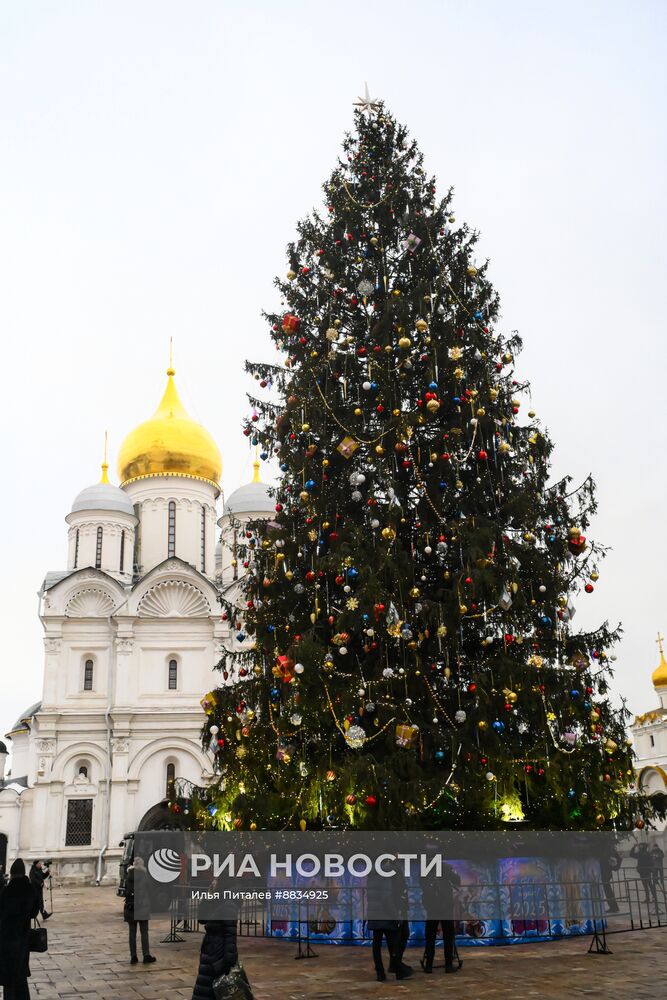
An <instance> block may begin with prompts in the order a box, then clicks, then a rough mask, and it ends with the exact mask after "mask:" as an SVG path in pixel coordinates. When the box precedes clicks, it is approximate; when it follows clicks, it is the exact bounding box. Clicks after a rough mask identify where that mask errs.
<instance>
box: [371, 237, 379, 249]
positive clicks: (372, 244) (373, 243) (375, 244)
mask: <svg viewBox="0 0 667 1000" xmlns="http://www.w3.org/2000/svg"><path fill="white" fill-rule="evenodd" d="M378 242H379V240H378V238H377V236H371V238H370V244H371V246H373V247H376V246H377V245H378Z"/></svg>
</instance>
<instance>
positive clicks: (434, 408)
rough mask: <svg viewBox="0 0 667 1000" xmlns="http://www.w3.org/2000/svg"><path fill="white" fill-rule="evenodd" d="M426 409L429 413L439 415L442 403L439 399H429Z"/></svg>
mask: <svg viewBox="0 0 667 1000" xmlns="http://www.w3.org/2000/svg"><path fill="white" fill-rule="evenodd" d="M426 409H427V410H428V412H429V413H437V412H438V410H439V409H440V401H439V400H438V399H429V401H428V403H427V404H426Z"/></svg>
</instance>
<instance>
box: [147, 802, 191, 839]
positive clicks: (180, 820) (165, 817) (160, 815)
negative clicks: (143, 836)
mask: <svg viewBox="0 0 667 1000" xmlns="http://www.w3.org/2000/svg"><path fill="white" fill-rule="evenodd" d="M137 830H138V831H140V832H141V831H145V830H194V821H193V816H192V814H191V813H190V812H189V811H188V812H185V811H184V810H183V809H182V808H181V809H180V811H179V812H175V811H174V810H173V809H170V808H169V801H168V800H167V799H163V800H162V802H157V803H156V804H155V805H154V806H151V808H150V809H149V810H148V812H146V813H144V815H143V816H142V817H141V819H140V821H139V825H138V826H137Z"/></svg>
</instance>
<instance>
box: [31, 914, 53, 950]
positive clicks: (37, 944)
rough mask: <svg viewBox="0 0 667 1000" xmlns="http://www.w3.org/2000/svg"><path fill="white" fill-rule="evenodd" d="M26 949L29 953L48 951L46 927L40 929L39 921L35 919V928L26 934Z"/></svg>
mask: <svg viewBox="0 0 667 1000" xmlns="http://www.w3.org/2000/svg"><path fill="white" fill-rule="evenodd" d="M28 948H29V950H30V951H48V950H49V939H48V935H47V933H46V927H40V924H39V920H37V918H35V926H34V927H31V928H30V930H29V932H28Z"/></svg>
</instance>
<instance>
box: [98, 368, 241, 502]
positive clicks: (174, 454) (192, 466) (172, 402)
mask: <svg viewBox="0 0 667 1000" xmlns="http://www.w3.org/2000/svg"><path fill="white" fill-rule="evenodd" d="M174 375H175V372H174V369H173V368H171V367H170V368H168V369H167V376H168V378H167V388H166V389H165V391H164V396H163V397H162V399H161V400H160V405H159V406H158V408H157V410H156V411H155V413H154V414H153V416H152V417H151V418H150V419H149V420H146V421H144V423H143V424H139V426H138V427H135V429H134V430H133V431H130V433H129V434H128V435H127V437H126V438H125V440H124V441H123V444H122V445H121V448H120V452H119V454H118V476H119V478H120V483H121V486H124V485H125V484H126V483H131V482H134V480H136V479H145V478H147V477H149V476H187V477H189V478H191V479H203V480H204V481H205V482H207V483H211V485H212V486H215V487H216V489H219V488H220V487H219V483H220V474H221V472H222V458H221V457H220V452H219V450H218V447H217V445H216V443H215V441H214V440H213V438H212V437H211V435H210V434H209V432H208V431H207V430H206V429H205V428H204V427H202V425H201V424H198V423H197V422H196V421H195V420H193V419H192V417H191V416H190V415H189V414H188V412H187V411H186V410H185V408H184V406H183V404H182V403H181V400H180V398H179V395H178V392H177V390H176V384H175V382H174Z"/></svg>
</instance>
